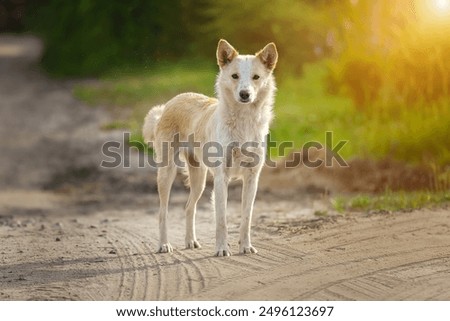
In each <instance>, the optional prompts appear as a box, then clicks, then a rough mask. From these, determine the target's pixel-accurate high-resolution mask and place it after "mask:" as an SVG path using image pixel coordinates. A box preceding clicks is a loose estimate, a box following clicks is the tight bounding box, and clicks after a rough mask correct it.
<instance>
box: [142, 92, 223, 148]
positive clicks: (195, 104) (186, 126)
mask: <svg viewBox="0 0 450 321" xmlns="http://www.w3.org/2000/svg"><path fill="white" fill-rule="evenodd" d="M216 108H217V99H215V98H211V97H207V96H205V95H201V94H196V93H184V94H180V95H178V96H176V97H174V98H172V99H171V100H169V101H168V102H167V103H166V104H165V105H159V106H155V107H153V108H152V109H151V110H150V111H149V112H148V114H147V116H146V117H145V122H144V127H143V136H144V139H145V142H146V143H149V142H152V143H153V144H154V145H157V144H159V143H160V142H170V141H172V140H173V139H174V135H175V134H178V135H179V139H180V140H181V141H188V138H189V135H192V134H194V136H195V139H196V140H197V141H204V139H205V138H206V137H207V133H206V131H207V130H208V121H209V119H210V118H211V116H212V114H213V113H214V111H215V109H216Z"/></svg>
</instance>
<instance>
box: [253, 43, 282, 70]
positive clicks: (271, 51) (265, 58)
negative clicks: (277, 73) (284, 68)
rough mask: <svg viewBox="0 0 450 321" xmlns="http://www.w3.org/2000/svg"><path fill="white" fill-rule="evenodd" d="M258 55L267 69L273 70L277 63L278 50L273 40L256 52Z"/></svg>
mask: <svg viewBox="0 0 450 321" xmlns="http://www.w3.org/2000/svg"><path fill="white" fill-rule="evenodd" d="M256 57H258V58H259V59H261V62H262V63H263V64H264V66H266V68H267V69H269V70H273V69H274V68H275V66H276V65H277V61H278V51H277V47H276V46H275V44H274V43H273V42H271V43H269V44H268V45H266V46H265V47H264V48H263V49H262V50H260V51H258V52H257V53H256Z"/></svg>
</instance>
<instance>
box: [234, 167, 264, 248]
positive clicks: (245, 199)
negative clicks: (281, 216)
mask: <svg viewBox="0 0 450 321" xmlns="http://www.w3.org/2000/svg"><path fill="white" fill-rule="evenodd" d="M258 180H259V170H256V171H255V170H254V169H250V170H249V171H248V172H247V173H246V175H245V176H244V180H243V183H242V218H241V229H240V237H239V253H244V254H247V253H257V252H258V251H256V249H255V248H254V247H253V246H252V243H251V241H250V229H251V223H252V213H253V204H254V203H255V197H256V190H257V189H258Z"/></svg>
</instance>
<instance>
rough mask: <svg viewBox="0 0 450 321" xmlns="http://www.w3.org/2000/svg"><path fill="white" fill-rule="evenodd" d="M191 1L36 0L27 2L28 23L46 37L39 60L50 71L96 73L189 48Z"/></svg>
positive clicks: (74, 73) (176, 53)
mask: <svg viewBox="0 0 450 321" xmlns="http://www.w3.org/2000/svg"><path fill="white" fill-rule="evenodd" d="M193 3H194V2H193V1H189V0H188V1H183V0H173V1H145V0H129V1H112V0H74V1H66V2H64V3H63V4H62V3H61V1H59V0H38V1H35V2H33V3H32V4H30V6H29V9H28V13H27V21H26V23H27V28H28V29H29V30H31V31H34V32H37V33H38V34H40V35H41V36H42V37H43V39H44V40H45V43H46V52H45V55H44V58H43V64H44V66H45V67H46V68H47V69H48V70H49V71H50V72H53V73H56V74H59V75H88V74H99V73H101V72H104V71H105V70H108V69H111V67H117V65H124V64H125V65H133V64H146V63H151V62H152V61H155V60H158V59H170V58H171V57H176V56H180V55H182V54H185V53H186V52H187V51H189V48H190V43H191V38H192V33H193V30H195V28H196V26H195V25H193V24H192V19H191V18H193V16H194V14H195V12H194V11H195V10H194V8H193ZM196 3H198V2H196ZM197 22H198V21H197Z"/></svg>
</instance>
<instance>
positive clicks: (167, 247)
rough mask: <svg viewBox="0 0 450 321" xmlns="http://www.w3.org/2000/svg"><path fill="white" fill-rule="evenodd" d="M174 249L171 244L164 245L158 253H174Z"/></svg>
mask: <svg viewBox="0 0 450 321" xmlns="http://www.w3.org/2000/svg"><path fill="white" fill-rule="evenodd" d="M172 252H173V247H172V245H170V243H164V244H161V245H160V246H159V250H158V253H172Z"/></svg>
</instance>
